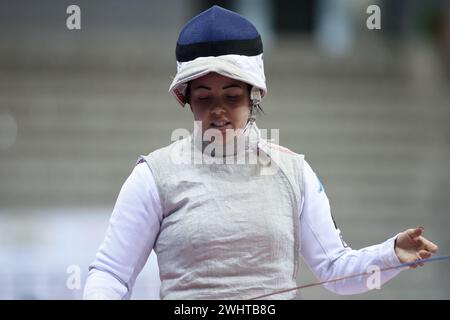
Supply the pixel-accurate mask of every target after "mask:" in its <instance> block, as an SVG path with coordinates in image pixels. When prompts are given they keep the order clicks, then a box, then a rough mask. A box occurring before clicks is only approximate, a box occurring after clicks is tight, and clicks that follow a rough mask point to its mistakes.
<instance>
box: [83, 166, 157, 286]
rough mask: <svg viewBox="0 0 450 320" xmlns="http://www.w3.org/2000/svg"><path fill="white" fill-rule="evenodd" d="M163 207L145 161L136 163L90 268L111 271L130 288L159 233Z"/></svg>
mask: <svg viewBox="0 0 450 320" xmlns="http://www.w3.org/2000/svg"><path fill="white" fill-rule="evenodd" d="M161 219H162V208H161V203H160V199H159V196H158V192H157V188H156V183H155V180H154V178H153V176H152V174H151V172H150V170H149V168H148V166H147V164H146V163H139V164H137V165H136V166H135V168H134V169H133V171H132V173H131V174H130V176H129V177H128V179H127V180H126V181H125V183H124V184H123V186H122V188H121V190H120V193H119V196H118V198H117V201H116V204H115V206H114V209H113V213H112V215H111V218H110V221H109V226H108V229H107V232H106V236H105V238H104V240H103V242H102V244H101V246H100V248H99V250H98V252H97V255H96V259H95V261H94V262H93V263H92V264H91V265H90V269H92V268H96V269H98V270H102V271H105V272H108V273H111V274H112V275H114V277H116V278H117V279H119V280H120V281H121V282H122V283H123V284H124V285H125V286H126V287H127V289H128V291H131V288H132V287H133V284H134V281H135V279H136V277H137V275H138V274H139V272H140V271H141V270H142V268H143V267H144V265H145V262H146V261H147V259H148V256H149V255H150V252H151V250H152V249H153V246H154V243H155V239H156V237H157V235H158V233H159V228H160V223H161Z"/></svg>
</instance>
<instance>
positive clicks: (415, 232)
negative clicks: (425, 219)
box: [408, 227, 424, 240]
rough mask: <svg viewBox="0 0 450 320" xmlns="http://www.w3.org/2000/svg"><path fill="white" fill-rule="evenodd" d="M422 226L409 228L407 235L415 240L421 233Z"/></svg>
mask: <svg viewBox="0 0 450 320" xmlns="http://www.w3.org/2000/svg"><path fill="white" fill-rule="evenodd" d="M423 231H424V228H423V227H418V228H415V229H410V230H409V232H408V236H409V237H410V238H411V239H413V240H417V238H418V237H420V236H421V235H422V234H423Z"/></svg>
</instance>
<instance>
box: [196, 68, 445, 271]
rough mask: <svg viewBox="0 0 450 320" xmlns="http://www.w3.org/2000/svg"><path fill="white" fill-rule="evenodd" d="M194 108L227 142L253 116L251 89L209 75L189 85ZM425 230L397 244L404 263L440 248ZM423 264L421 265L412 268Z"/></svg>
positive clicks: (411, 233)
mask: <svg viewBox="0 0 450 320" xmlns="http://www.w3.org/2000/svg"><path fill="white" fill-rule="evenodd" d="M188 100H189V101H188V103H189V104H190V106H191V110H192V113H193V114H194V119H195V120H196V121H201V122H202V133H204V132H205V131H206V130H209V129H217V127H216V126H214V122H217V121H225V122H227V125H226V126H225V127H224V128H221V129H220V130H221V132H222V136H223V138H224V140H225V141H226V142H228V139H227V134H226V130H225V129H233V130H237V129H243V128H244V127H245V125H246V124H247V120H248V118H249V115H250V94H249V90H248V85H247V84H246V83H244V82H242V81H238V80H234V79H231V78H227V77H224V76H222V75H220V74H217V73H209V74H207V75H205V76H203V77H200V78H197V79H195V80H192V82H191V84H190V97H189V99H188ZM423 232H424V228H423V227H418V228H413V229H408V230H405V231H403V232H401V233H400V234H399V235H398V237H397V239H396V242H395V253H396V255H397V257H398V258H399V260H400V262H401V263H407V262H414V261H417V260H420V259H426V258H430V257H431V256H432V255H433V254H435V253H436V252H437V250H438V246H437V245H435V244H434V243H432V242H431V241H430V240H428V239H426V238H425V237H423ZM419 265H420V266H422V265H423V264H421V263H418V264H415V265H413V266H411V267H412V268H416V267H417V266H419Z"/></svg>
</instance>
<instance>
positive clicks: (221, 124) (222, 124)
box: [209, 120, 233, 130]
mask: <svg viewBox="0 0 450 320" xmlns="http://www.w3.org/2000/svg"><path fill="white" fill-rule="evenodd" d="M209 127H210V128H215V129H218V130H226V129H233V126H232V125H231V122H230V121H225V120H220V121H219V120H218V121H213V122H211V123H210V124H209Z"/></svg>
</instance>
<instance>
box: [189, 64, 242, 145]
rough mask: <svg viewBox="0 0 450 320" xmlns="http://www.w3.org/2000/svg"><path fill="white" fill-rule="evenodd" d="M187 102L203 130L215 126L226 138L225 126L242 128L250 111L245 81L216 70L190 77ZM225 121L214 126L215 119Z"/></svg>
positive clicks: (233, 128) (216, 121) (227, 127)
mask: <svg viewBox="0 0 450 320" xmlns="http://www.w3.org/2000/svg"><path fill="white" fill-rule="evenodd" d="M188 102H189V104H190V106H191V110H192V113H193V114H194V120H196V121H201V122H202V133H205V131H206V130H208V129H217V130H220V131H221V132H222V137H223V138H224V140H225V141H227V142H228V140H229V137H228V135H227V134H226V130H227V129H228V130H231V129H232V130H237V129H243V128H244V127H245V125H246V124H247V120H248V118H249V115H250V95H249V90H248V85H247V84H246V83H245V82H242V81H238V80H234V79H231V78H228V77H224V76H222V75H220V74H218V73H208V74H207V75H205V76H203V77H200V78H197V79H195V80H192V82H191V84H190V98H189V101H188ZM218 122H226V123H227V124H226V126H224V127H217V126H216V125H215V123H218Z"/></svg>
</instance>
